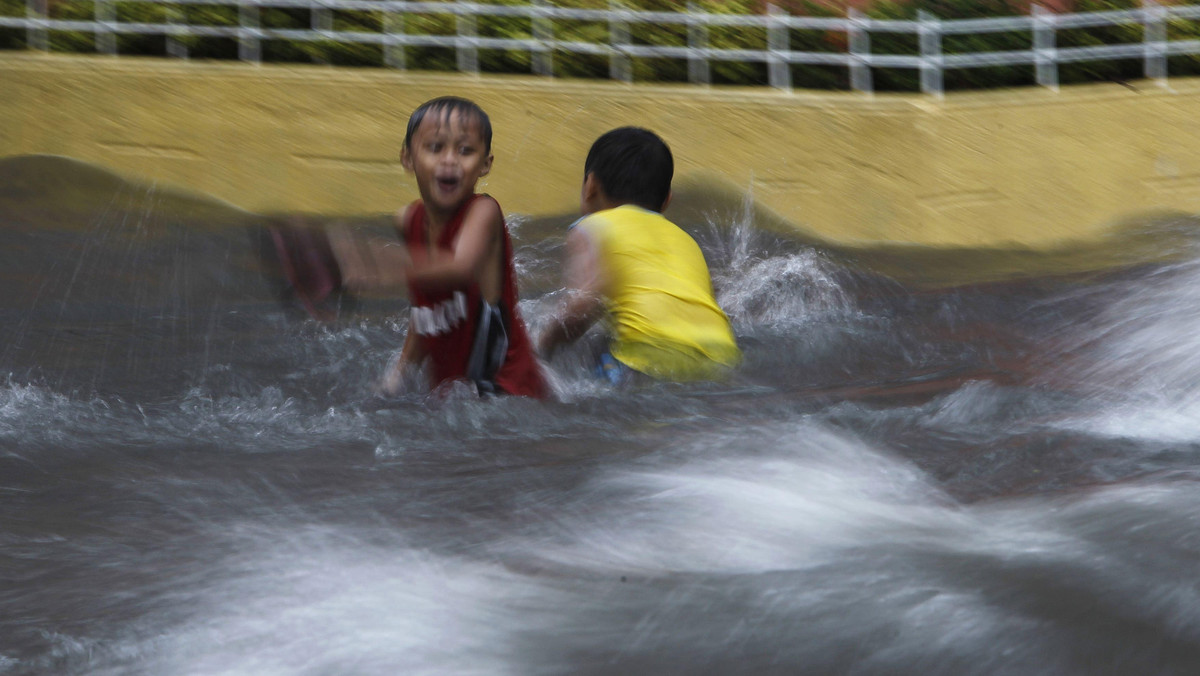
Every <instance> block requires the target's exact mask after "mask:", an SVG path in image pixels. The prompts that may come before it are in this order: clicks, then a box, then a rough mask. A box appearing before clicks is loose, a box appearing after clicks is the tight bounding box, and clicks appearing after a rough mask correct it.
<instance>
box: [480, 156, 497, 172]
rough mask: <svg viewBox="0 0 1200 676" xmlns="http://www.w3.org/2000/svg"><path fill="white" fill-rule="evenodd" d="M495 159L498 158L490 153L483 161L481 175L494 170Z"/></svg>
mask: <svg viewBox="0 0 1200 676" xmlns="http://www.w3.org/2000/svg"><path fill="white" fill-rule="evenodd" d="M495 159H496V156H495V155H488V156H487V159H486V160H484V161H483V171H481V172H479V175H480V176H481V177H482V176H487V175H488V172H490V171H491V170H492V161H493V160H495Z"/></svg>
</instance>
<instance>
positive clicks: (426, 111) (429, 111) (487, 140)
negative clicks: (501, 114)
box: [404, 96, 492, 155]
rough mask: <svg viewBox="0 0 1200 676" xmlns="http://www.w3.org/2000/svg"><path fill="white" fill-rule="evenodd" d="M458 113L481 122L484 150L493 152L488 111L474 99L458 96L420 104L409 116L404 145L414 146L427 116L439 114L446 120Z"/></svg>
mask: <svg viewBox="0 0 1200 676" xmlns="http://www.w3.org/2000/svg"><path fill="white" fill-rule="evenodd" d="M456 114H457V115H459V116H461V117H462V119H463V120H474V121H476V122H478V123H479V133H480V134H481V135H482V136H483V145H484V148H483V152H484V154H485V155H487V154H491V152H492V121H491V120H489V119H488V116H487V113H485V112H483V108H480V107H479V105H478V104H476V103H475V102H474V101H468V100H467V99H462V98H459V97H457V96H441V97H438V98H436V99H433V100H431V101H426V102H425V103H422V104H421V105H420V106H418V107H417V109H416V110H414V111H413V114H412V115H411V116H410V117H409V118H408V130H407V131H405V132H404V147H405V148H410V147H411V146H412V138H413V134H415V133H417V129H418V128H419V127H420V126H421V122H422V121H424V120H425V116H427V115H439V116H441V118H442V120H443V121H445V120H449V119H450V118H451V117H453V116H454V115H456Z"/></svg>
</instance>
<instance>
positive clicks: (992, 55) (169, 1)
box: [0, 0, 1200, 95]
mask: <svg viewBox="0 0 1200 676" xmlns="http://www.w3.org/2000/svg"><path fill="white" fill-rule="evenodd" d="M137 4H140V5H150V6H157V7H160V8H161V10H162V12H161V13H162V15H163V16H164V17H166V19H164V20H163V21H162V22H157V23H146V22H132V21H122V20H118V17H117V3H116V2H115V1H114V0H93V2H92V6H93V8H94V10H93V16H92V18H91V19H90V20H84V19H60V18H52V17H50V16H48V13H47V0H26V5H25V15H24V16H2V15H0V28H8V29H17V30H23V31H24V32H25V44H26V46H27V47H29V48H32V49H36V50H47V49H49V38H48V35H49V34H50V33H51V32H55V31H74V32H79V33H92V34H93V35H94V37H95V49H96V51H97V52H100V53H104V54H115V53H117V39H116V38H117V36H120V35H157V36H162V37H164V38H165V40H166V53H167V54H168V55H169V56H173V57H178V58H187V57H188V47H187V46H186V42H187V41H188V40H189V39H192V38H226V39H230V40H233V41H236V43H237V45H238V58H239V59H241V60H243V61H250V62H259V61H261V60H262V42H263V41H266V40H286V41H292V42H296V43H315V42H329V43H337V44H367V45H377V46H379V47H380V48H381V51H382V55H383V58H382V63H381V65H384V66H388V67H393V68H404V67H405V52H404V50H405V48H409V47H434V48H444V49H450V50H453V51H454V53H455V60H456V66H457V68H458V70H460V71H463V72H469V73H475V72H479V51H480V50H500V51H512V52H523V53H527V54H528V55H529V58H530V64H531V66H530V70H531V72H533V73H535V74H541V75H552V74H553V58H554V55H555V54H556V53H569V54H583V55H592V56H597V57H602V58H606V59H608V61H609V76H610V77H611V78H612V79H615V80H622V81H631V80H632V79H633V70H632V68H631V66H630V59H637V58H665V59H674V60H679V61H684V62H686V63H687V66H688V80H689V81H690V82H693V83H698V84H707V83H709V82H710V81H711V67H712V64H713V63H714V62H748V63H760V64H764V65H765V66H766V70H767V80H768V82H769V84H770V86H772V87H775V88H778V89H784V90H788V89H791V87H792V72H791V68H790V67H791V66H792V65H810V66H832V67H836V68H844V69H846V70H847V71H848V75H849V83H850V86H851V88H852V89H855V90H858V91H863V92H871V91H873V89H874V86H873V81H872V80H873V77H872V70H873V69H879V68H893V69H911V70H914V71H918V72H919V74H920V88H921V90H922V91H924V92H926V93H929V94H934V95H941V94H942V93H943V89H944V88H943V80H944V74H945V72H946V71H947V70H954V69H972V68H988V67H998V66H1028V67H1031V68H1032V69H1033V71H1034V73H1035V80H1036V82H1037V83H1038V84H1040V85H1044V86H1047V87H1057V86H1058V68H1059V65H1060V64H1066V63H1076V62H1082V61H1114V60H1139V61H1141V62H1142V63H1143V68H1142V70H1143V74H1144V75H1145V77H1147V78H1150V79H1153V80H1156V81H1158V82H1159V83H1160V84H1164V85H1165V83H1166V78H1167V75H1168V73H1167V70H1168V69H1167V65H1168V61H1167V60H1168V58H1169V57H1171V56H1188V55H1200V40H1182V39H1170V37H1169V34H1168V30H1167V28H1168V25H1170V24H1171V22H1173V21H1193V20H1198V19H1200V5H1188V6H1165V5H1159V4H1157V3H1156V2H1153V1H1152V0H1145V1H1144V4H1143V5H1142V7H1140V8H1138V9H1130V10H1119V11H1104V12H1088V13H1075V14H1056V13H1051V12H1048V11H1046V10H1043V9H1041V8H1040V7H1038V6H1034V7H1033V9H1032V12H1031V14H1030V15H1028V16H1016V17H996V18H986V19H955V20H942V19H939V18H937V17H936V16H933V15H931V14H929V13H926V12H920V13H919V16H918V17H917V19H916V20H884V19H874V18H869V17H867V16H865V15H863V14H861V13H859V12H857V11H855V10H850V12H849V14H848V15H847V16H845V17H808V16H792V15H788V14H786V13H784V12H783V11H782V10H780V9H778V8H776V7H774V6H770V5H768V6H767V11H766V13H764V14H753V15H751V14H718V13H709V12H704V11H700V10H699V9H697V7H696V6H695V5H694V4H692V3H688V4H687V5H686V6H685V7H681V11H678V12H662V11H640V10H632V9H627V8H623V7H620V6H619V5H617V4H615V3H613V4H611V5H610V7H608V8H607V9H580V8H569V7H556V6H553V5H551V4H550V3H549V2H547V1H546V0H530V2H528V3H527V4H521V5H493V4H485V3H479V2H405V1H402V0H144V1H141V2H138V3H137ZM186 6H203V7H208V8H212V7H227V8H230V10H231V13H232V11H233V10H236V23H232V22H230V23H229V25H212V24H211V23H210V24H207V25H199V24H195V23H188V22H187V21H186V20H185V12H184V9H183V8H185V7H186ZM269 9H286V10H306V11H308V12H309V13H310V16H311V27H310V28H274V27H268V26H263V25H262V20H261V13H262V11H263V10H269ZM335 12H361V13H370V14H371V15H373V16H378V17H379V25H380V26H381V29H380V30H378V31H367V30H335V29H334V27H333V25H334V21H333V16H334V13H335ZM417 16H421V17H429V16H444V17H448V18H452V19H453V24H454V33H453V34H420V33H416V32H411V31H409V32H406V30H405V29H406V25H407V23H408V22H407V21H406V19H409V18H411V17H417ZM484 17H490V18H513V19H521V20H528V22H529V30H528V33H529V37H519V38H501V37H486V36H481V35H479V34H478V22H479V19H480V18H484ZM560 22H594V23H598V24H599V23H602V24H606V25H607V27H608V35H607V41H605V42H588V41H580V40H564V39H558V38H556V37H555V35H556V33H557V30H556V28H557V26H558V25H559V23H560ZM635 26H674V27H678V28H681V29H685V31H684V32H685V33H686V44H679V45H659V44H635V43H633V41H632V40H631V39H630V35H631V32H632V30H633V28H634V27H635ZM717 27H721V28H726V29H737V28H743V29H748V30H755V31H761V32H762V33H763V34H764V35H765V40H764V41H763V48H762V49H728V48H720V47H715V46H713V45H712V44H710V41H709V32H710V29H712V28H717ZM1103 27H1127V28H1128V27H1135V28H1138V29H1140V31H1141V41H1139V42H1126V43H1120V44H1102V45H1093V46H1078V47H1058V46H1057V35H1058V34H1059V32H1060V31H1067V30H1076V29H1086V28H1103ZM794 31H823V32H827V33H832V34H837V35H841V36H843V37H844V40H843V41H842V42H843V43H844V44H845V49H844V50H843V51H794V50H793V49H791V46H790V37H791V34H792V33H793V32H794ZM992 33H1010V34H1019V35H1021V36H1027V37H1028V47H1027V48H1025V49H1015V50H1005V51H975V52H954V53H947V52H946V50H945V49H943V38H945V37H950V38H954V37H955V36H971V35H984V34H992ZM887 34H900V35H905V34H907V35H911V36H913V37H914V38H915V43H914V44H915V45H917V47H916V48H915V49H912V50H910V51H911V52H912V53H887V52H885V51H882V50H880V49H879V48H878V46H876V49H875V50H874V51H873V50H872V36H879V35H887Z"/></svg>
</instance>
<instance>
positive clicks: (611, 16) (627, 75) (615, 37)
mask: <svg viewBox="0 0 1200 676" xmlns="http://www.w3.org/2000/svg"><path fill="white" fill-rule="evenodd" d="M628 44H629V22H628V21H626V20H625V10H624V9H622V8H621V6H620V5H618V4H617V2H616V0H608V46H609V47H612V52H610V53H609V56H608V77H609V78H610V79H613V80H616V81H618V82H633V62H632V61H631V60H630V58H629V56H628V55H627V54H625V53H624V52H622V51H621V47H622V46H624V45H628Z"/></svg>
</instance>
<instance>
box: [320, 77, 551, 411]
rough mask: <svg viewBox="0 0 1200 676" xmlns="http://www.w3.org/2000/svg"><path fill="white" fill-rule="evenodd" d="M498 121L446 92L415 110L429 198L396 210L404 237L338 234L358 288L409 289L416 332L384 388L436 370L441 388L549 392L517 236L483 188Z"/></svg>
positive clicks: (421, 183) (415, 168) (416, 162)
mask: <svg viewBox="0 0 1200 676" xmlns="http://www.w3.org/2000/svg"><path fill="white" fill-rule="evenodd" d="M491 149H492V127H491V122H490V121H489V120H488V116H487V114H486V113H484V112H483V110H482V109H481V108H479V106H477V105H475V104H474V103H472V102H470V101H467V100H465V99H460V98H456V97H442V98H437V99H434V100H432V101H429V102H427V103H425V104H423V105H421V106H420V107H419V108H417V110H416V111H414V112H413V114H412V116H411V117H410V118H409V121H408V129H407V131H406V133H405V136H404V147H403V149H402V150H401V153H400V161H401V163H402V164H403V165H404V168H405V170H407V171H408V172H410V173H412V174H413V175H414V176H415V177H416V180H417V188H418V190H419V191H420V194H421V199H419V200H417V201H415V202H413V203H412V204H409V205H408V206H407V207H405V208H404V210H403V211H402V212H400V213H399V214H398V215H397V217H396V228H397V230H398V234H399V236H400V240H401V242H402V243H403V244H402V243H401V242H394V241H393V242H384V241H380V240H370V241H360V240H356V239H355V238H353V237H352V236H351V235H350V234H349V233H347V232H345V231H344V230H342V231H334V232H332V233H331V235H330V243H331V245H332V248H333V253H334V255H335V256H336V258H337V260H338V265H339V267H340V268H341V275H342V283H343V284H344V285H345V286H346V287H348V288H351V289H357V290H363V289H398V288H406V289H407V292H408V296H409V299H410V301H411V303H412V310H411V317H410V321H409V325H408V335H407V336H406V338H405V340H404V347H403V349H402V350H401V351H400V355H399V358H398V359H396V360H394V362H393V363H392V365H391V366H389V367H388V370H387V372H386V373H385V374H384V377H383V382H382V389H383V390H384V392H385V393H388V394H393V395H394V394H397V393H399V391H400V389H401V387H402V383H403V381H404V374H405V372H406V371H407V370H409V369H415V368H418V367H420V366H422V365H426V366H427V367H428V370H429V373H430V379H431V381H432V382H431V384H432V386H433V387H434V388H437V387H439V386H441V385H444V384H447V383H452V382H456V381H467V382H471V383H473V384H474V385H475V386H476V387H477V388H478V390H479V392H480V394H492V393H494V394H514V395H522V396H529V397H545V396H546V395H547V394H548V388H547V386H546V382H545V379H544V378H543V376H542V372H541V367H540V366H539V365H538V362H537V359H536V358H535V357H534V354H533V349H532V346H531V344H530V340H529V336H528V333H527V331H526V329H525V324H524V322H523V321H522V320H521V316H520V315H519V314H518V312H517V283H516V273H515V271H514V268H513V256H512V241H511V240H510V238H509V234H508V228H507V226H506V225H505V223H504V214H503V213H502V212H501V210H500V205H499V204H498V203H497V202H496V200H494V199H492V198H491V197H490V196H488V195H482V194H478V193H476V192H475V184H476V183H477V182H478V181H479V179H480V178H482V177H484V176H486V175H487V174H488V172H489V171H491V168H492V154H491Z"/></svg>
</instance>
